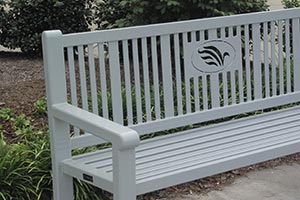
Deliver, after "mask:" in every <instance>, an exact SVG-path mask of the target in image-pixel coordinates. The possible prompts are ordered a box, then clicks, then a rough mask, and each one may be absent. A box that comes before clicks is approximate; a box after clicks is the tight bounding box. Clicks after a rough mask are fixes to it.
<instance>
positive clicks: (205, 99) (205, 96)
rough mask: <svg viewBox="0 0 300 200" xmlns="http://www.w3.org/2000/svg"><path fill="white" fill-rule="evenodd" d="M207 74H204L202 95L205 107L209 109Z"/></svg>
mask: <svg viewBox="0 0 300 200" xmlns="http://www.w3.org/2000/svg"><path fill="white" fill-rule="evenodd" d="M207 89H208V88H207V76H206V75H205V74H203V75H202V95H203V109H204V110H207V109H208V95H207Z"/></svg>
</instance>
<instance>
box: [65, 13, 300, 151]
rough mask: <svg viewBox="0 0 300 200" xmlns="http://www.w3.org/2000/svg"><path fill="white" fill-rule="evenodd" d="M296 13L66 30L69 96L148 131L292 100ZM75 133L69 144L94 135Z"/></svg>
mask: <svg viewBox="0 0 300 200" xmlns="http://www.w3.org/2000/svg"><path fill="white" fill-rule="evenodd" d="M299 17H300V9H291V10H286V11H275V12H266V13H260V14H255V13H254V14H246V15H240V16H229V17H223V18H211V19H205V20H193V21H186V22H177V23H169V24H159V25H150V26H141V27H132V28H125V29H117V30H108V31H96V32H91V33H81V34H69V35H64V36H63V42H64V46H65V47H66V49H67V54H66V57H67V58H66V59H67V60H68V62H67V69H68V70H69V73H68V74H69V76H68V80H69V84H70V91H69V92H70V94H71V101H72V104H73V105H75V106H79V107H82V108H83V109H85V110H89V111H91V112H94V113H95V114H99V115H101V116H103V117H105V118H108V119H112V120H114V121H116V122H117V123H120V124H124V125H126V126H130V127H132V128H134V129H136V130H137V131H139V133H140V134H146V133H150V132H153V131H160V130H165V129H169V128H174V127H175V126H184V125H189V124H191V123H197V122H203V121H207V120H213V119H218V118H222V117H226V116H230V115H234V114H239V113H243V112H249V111H254V110H256V109H261V108H268V107H272V106H278V105H283V104H286V103H291V102H297V101H298V98H299V94H298V91H299V89H300V88H299V87H300V83H299V81H300V79H299V75H300V71H299V70H300V56H299V54H300V53H299V52H300V50H299V48H300V34H299V33H300V26H299ZM74 55H75V56H74ZM74 60H78V64H76V62H74ZM266 99H269V100H268V101H265V100H266ZM123 111H124V113H123ZM174 124H176V125H174ZM74 133H75V138H74V143H76V144H80V145H76V144H75V145H74V146H73V147H74V148H75V147H80V146H85V145H86V144H87V143H89V142H91V141H94V142H95V143H97V142H99V140H94V138H93V137H92V136H89V137H86V136H84V137H82V136H79V130H78V129H76V128H74ZM83 138H85V139H83ZM86 138H89V139H86ZM81 139H82V141H83V140H86V141H88V142H82V141H79V140H81Z"/></svg>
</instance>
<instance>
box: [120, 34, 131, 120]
mask: <svg viewBox="0 0 300 200" xmlns="http://www.w3.org/2000/svg"><path fill="white" fill-rule="evenodd" d="M122 48H123V59H124V61H123V62H124V76H125V77H124V79H125V88H126V89H125V90H126V108H127V119H128V125H132V124H133V114H132V97H131V78H130V77H131V76H130V64H129V53H128V41H127V40H124V41H123V42H122Z"/></svg>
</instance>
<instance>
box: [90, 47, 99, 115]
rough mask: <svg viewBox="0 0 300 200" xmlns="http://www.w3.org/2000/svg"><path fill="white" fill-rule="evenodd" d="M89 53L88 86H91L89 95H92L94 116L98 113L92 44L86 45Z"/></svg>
mask: <svg viewBox="0 0 300 200" xmlns="http://www.w3.org/2000/svg"><path fill="white" fill-rule="evenodd" d="M88 53H89V71H90V84H91V95H92V109H93V113H95V114H96V115H98V114H99V112H98V95H97V84H96V70H95V59H94V47H93V45H92V44H90V45H88Z"/></svg>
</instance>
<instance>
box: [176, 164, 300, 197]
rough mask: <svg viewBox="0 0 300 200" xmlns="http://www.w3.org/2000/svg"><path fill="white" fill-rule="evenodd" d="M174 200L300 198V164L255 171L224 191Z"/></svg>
mask: <svg viewBox="0 0 300 200" xmlns="http://www.w3.org/2000/svg"><path fill="white" fill-rule="evenodd" d="M173 200H300V165H298V164H294V165H292V166H290V165H283V166H279V167H276V168H274V169H264V170H260V171H253V172H250V173H248V174H247V177H242V178H239V179H237V180H236V181H235V182H234V183H233V184H231V185H228V186H226V187H225V188H224V189H223V190H222V191H212V192H209V193H208V194H207V195H200V196H199V195H188V196H183V197H182V198H177V199H173Z"/></svg>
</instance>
